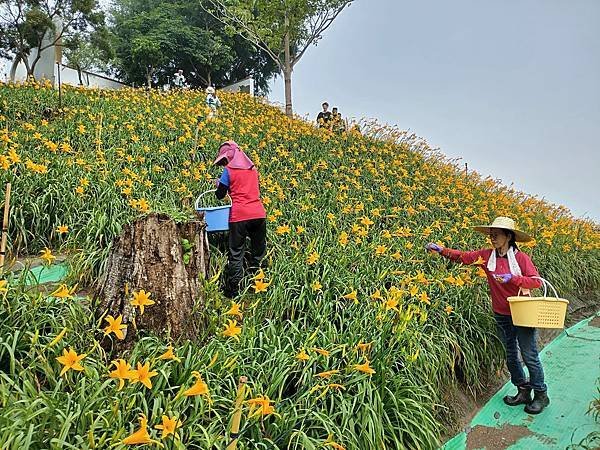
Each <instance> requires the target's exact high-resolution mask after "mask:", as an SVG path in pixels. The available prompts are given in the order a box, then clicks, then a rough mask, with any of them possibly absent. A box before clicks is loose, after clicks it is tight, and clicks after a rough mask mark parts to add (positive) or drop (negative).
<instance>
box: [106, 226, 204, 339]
mask: <svg viewBox="0 0 600 450" xmlns="http://www.w3.org/2000/svg"><path fill="white" fill-rule="evenodd" d="M207 270H208V240H207V236H206V225H205V223H204V221H202V220H196V221H191V222H186V223H181V224H177V223H175V222H174V221H173V220H172V219H171V218H169V217H168V216H167V215H164V214H150V215H148V216H146V217H143V218H141V219H139V220H136V221H135V222H133V223H131V224H128V225H126V226H125V227H124V228H123V231H122V233H121V235H120V236H118V237H117V238H115V240H114V241H113V245H112V249H111V252H110V255H109V257H108V260H107V262H106V266H105V269H104V272H103V274H102V276H101V277H100V280H99V282H98V287H97V289H96V292H95V295H94V305H97V307H96V317H98V318H101V317H105V316H106V315H111V316H113V317H115V318H117V317H118V316H119V315H121V316H122V318H123V319H122V320H123V324H126V325H127V331H126V335H125V339H124V340H122V341H119V343H118V347H122V348H127V347H130V346H131V344H132V343H133V342H134V341H135V340H136V336H137V335H138V333H139V332H140V331H142V330H144V331H149V332H152V333H155V334H168V335H169V336H170V337H171V338H172V339H174V340H180V339H194V338H196V337H197V334H198V326H199V323H198V321H197V320H195V319H194V314H193V311H194V309H195V308H197V307H198V306H199V305H201V304H202V303H203V300H204V299H203V297H202V292H201V291H200V285H201V283H200V277H202V278H205V277H206V275H207ZM141 290H144V291H145V292H149V293H150V299H151V300H153V301H154V302H155V303H154V304H153V305H149V306H145V308H144V312H143V314H141V311H140V308H139V307H135V306H133V305H132V304H131V300H132V298H133V294H134V292H139V291H141ZM105 325H106V321H104V320H103V322H102V327H104V326H105ZM113 337H114V335H113ZM104 343H105V344H106V342H104Z"/></svg>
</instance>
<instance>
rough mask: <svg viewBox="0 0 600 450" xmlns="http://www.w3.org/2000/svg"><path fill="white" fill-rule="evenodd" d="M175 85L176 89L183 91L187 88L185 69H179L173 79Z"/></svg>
mask: <svg viewBox="0 0 600 450" xmlns="http://www.w3.org/2000/svg"><path fill="white" fill-rule="evenodd" d="M173 85H174V86H175V87H176V88H180V89H183V88H184V87H185V77H184V76H183V69H179V70H178V71H177V72H176V73H175V76H174V77H173Z"/></svg>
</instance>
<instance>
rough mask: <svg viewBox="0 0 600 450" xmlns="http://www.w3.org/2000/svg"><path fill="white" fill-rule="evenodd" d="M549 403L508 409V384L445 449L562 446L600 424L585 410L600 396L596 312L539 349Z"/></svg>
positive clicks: (599, 427) (598, 320) (599, 326)
mask: <svg viewBox="0 0 600 450" xmlns="http://www.w3.org/2000/svg"><path fill="white" fill-rule="evenodd" d="M540 357H541V359H542V364H543V365H544V371H545V375H546V383H547V385H548V396H549V397H550V406H548V408H546V409H545V410H544V411H543V412H542V413H541V414H539V415H537V416H535V415H529V414H527V413H525V412H524V411H523V407H522V406H520V407H509V406H507V405H505V404H504V402H503V401H502V398H503V397H504V396H505V395H506V394H511V395H512V394H514V392H515V388H514V386H512V384H510V383H507V384H506V385H504V387H502V389H500V390H499V391H498V392H496V394H495V395H494V396H493V397H492V398H491V399H490V401H489V402H488V403H487V404H486V405H485V406H484V407H483V408H482V409H481V411H479V413H477V415H476V416H475V417H474V418H473V420H472V421H471V423H470V424H469V426H467V427H466V428H465V430H464V431H463V432H462V433H460V434H459V435H457V436H456V437H454V438H453V439H452V440H450V441H448V442H447V443H446V444H445V445H444V447H442V448H443V449H444V450H463V449H469V450H471V449H486V450H500V449H510V450H517V449H519V450H531V449H541V450H546V449H565V448H566V447H567V446H569V445H571V444H578V443H580V442H581V441H582V440H583V439H584V438H585V437H586V436H588V435H589V434H590V433H592V432H594V431H595V432H600V424H598V422H596V421H595V420H594V418H593V416H592V414H587V412H588V410H589V407H590V403H591V402H592V401H593V400H594V399H595V398H598V397H599V396H600V392H599V391H598V388H599V386H598V378H599V377H600V313H598V314H597V315H596V316H594V317H591V318H588V319H586V320H583V321H581V322H579V323H578V324H576V325H574V326H572V327H571V328H569V329H567V330H565V331H563V332H562V333H561V334H560V336H558V337H557V338H556V339H555V340H554V341H552V342H551V343H550V344H548V345H547V346H546V347H545V348H544V349H543V350H542V351H541V352H540Z"/></svg>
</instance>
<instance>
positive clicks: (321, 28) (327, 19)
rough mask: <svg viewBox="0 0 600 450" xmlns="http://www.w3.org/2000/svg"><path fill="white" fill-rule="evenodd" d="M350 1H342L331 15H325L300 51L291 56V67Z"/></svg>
mask: <svg viewBox="0 0 600 450" xmlns="http://www.w3.org/2000/svg"><path fill="white" fill-rule="evenodd" d="M350 3H351V1H346V2H344V4H343V5H341V6H340V7H339V8H338V9H337V10H335V12H334V13H333V15H332V16H331V17H327V16H326V17H325V18H324V20H323V21H322V23H321V24H320V25H319V27H318V28H314V29H313V31H312V33H311V35H310V37H309V38H308V39H307V40H306V43H305V44H304V46H303V48H302V50H301V51H300V53H298V54H297V55H296V56H295V57H294V58H292V67H293V66H294V65H296V63H297V62H298V61H300V59H301V58H302V56H304V53H306V50H307V49H308V47H310V46H311V44H312V43H313V42H314V41H315V39H317V38H319V37H320V36H321V35H322V34H323V33H324V32H325V30H327V28H329V27H330V26H331V24H332V23H333V21H334V20H335V18H336V17H337V16H338V15H339V14H340V13H341V12H342V11H343V10H344V8H345V7H346V6H347V5H349V4H350ZM328 16H329V15H328Z"/></svg>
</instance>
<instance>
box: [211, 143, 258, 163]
mask: <svg viewBox="0 0 600 450" xmlns="http://www.w3.org/2000/svg"><path fill="white" fill-rule="evenodd" d="M223 158H226V159H227V167H229V168H231V169H252V168H253V167H254V163H253V162H252V160H251V159H250V158H248V156H246V154H245V153H244V152H243V151H242V150H240V147H239V146H238V145H237V144H236V143H235V141H227V142H224V143H223V144H221V147H219V155H218V156H217V159H215V162H214V163H213V164H217V163H218V162H219V161H220V160H222V159H223Z"/></svg>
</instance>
